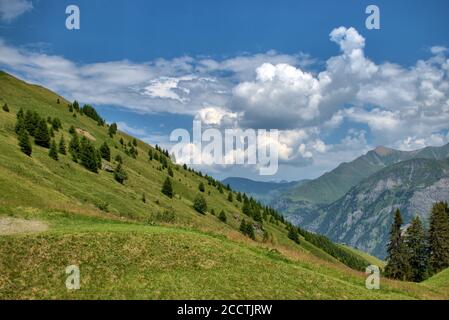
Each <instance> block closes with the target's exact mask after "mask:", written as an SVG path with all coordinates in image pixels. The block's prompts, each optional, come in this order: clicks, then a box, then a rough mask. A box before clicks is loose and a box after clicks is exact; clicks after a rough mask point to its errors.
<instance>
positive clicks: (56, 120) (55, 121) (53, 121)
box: [51, 118, 62, 131]
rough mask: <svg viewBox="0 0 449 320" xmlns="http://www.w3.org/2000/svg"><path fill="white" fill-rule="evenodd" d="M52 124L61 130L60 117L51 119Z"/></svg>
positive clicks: (54, 127)
mask: <svg viewBox="0 0 449 320" xmlns="http://www.w3.org/2000/svg"><path fill="white" fill-rule="evenodd" d="M51 126H52V128H53V130H55V131H59V129H61V128H62V123H61V120H60V119H59V118H53V120H52V121H51Z"/></svg>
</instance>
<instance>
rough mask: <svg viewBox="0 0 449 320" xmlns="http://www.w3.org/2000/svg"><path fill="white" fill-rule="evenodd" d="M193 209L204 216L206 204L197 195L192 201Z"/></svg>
mask: <svg viewBox="0 0 449 320" xmlns="http://www.w3.org/2000/svg"><path fill="white" fill-rule="evenodd" d="M193 208H194V209H195V210H196V211H198V212H199V213H201V214H206V211H207V202H206V199H204V197H203V196H202V195H201V194H197V195H196V197H195V200H194V201H193Z"/></svg>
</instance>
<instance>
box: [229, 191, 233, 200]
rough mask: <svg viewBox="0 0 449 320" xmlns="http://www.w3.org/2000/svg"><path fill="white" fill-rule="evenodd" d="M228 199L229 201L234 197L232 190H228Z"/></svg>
mask: <svg viewBox="0 0 449 320" xmlns="http://www.w3.org/2000/svg"><path fill="white" fill-rule="evenodd" d="M228 201H229V202H232V201H234V198H233V197H232V191H229V194H228Z"/></svg>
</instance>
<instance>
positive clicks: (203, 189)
mask: <svg viewBox="0 0 449 320" xmlns="http://www.w3.org/2000/svg"><path fill="white" fill-rule="evenodd" d="M198 190H200V192H204V191H206V188H205V187H204V183H202V182H200V184H199V185H198Z"/></svg>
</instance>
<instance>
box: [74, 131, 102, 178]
mask: <svg viewBox="0 0 449 320" xmlns="http://www.w3.org/2000/svg"><path fill="white" fill-rule="evenodd" d="M79 159H80V161H81V164H82V165H83V166H84V167H85V168H86V169H88V170H89V171H92V172H95V173H97V172H98V158H97V150H96V149H95V147H94V146H93V144H92V143H91V142H90V141H89V140H88V139H87V138H86V137H82V138H81V142H80V152H79Z"/></svg>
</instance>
